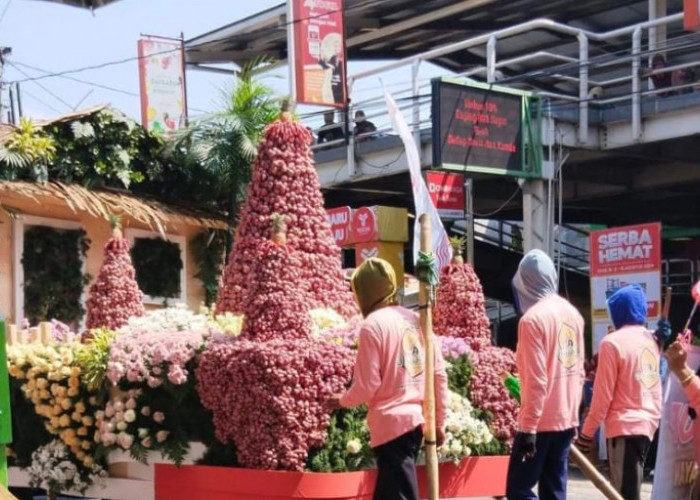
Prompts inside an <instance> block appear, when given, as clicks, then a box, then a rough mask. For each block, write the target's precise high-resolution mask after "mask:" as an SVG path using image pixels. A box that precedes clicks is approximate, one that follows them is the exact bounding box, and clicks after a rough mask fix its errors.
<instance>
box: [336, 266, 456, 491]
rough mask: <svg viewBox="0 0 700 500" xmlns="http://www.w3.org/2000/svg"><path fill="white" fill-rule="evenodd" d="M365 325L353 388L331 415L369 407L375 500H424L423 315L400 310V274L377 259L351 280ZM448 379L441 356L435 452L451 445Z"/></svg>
mask: <svg viewBox="0 0 700 500" xmlns="http://www.w3.org/2000/svg"><path fill="white" fill-rule="evenodd" d="M351 285H352V290H353V292H354V294H355V300H356V301H357V304H358V306H359V307H360V311H361V312H362V316H364V321H363V322H362V324H361V325H360V338H359V346H358V352H357V360H356V362H355V371H354V375H353V381H352V385H351V387H350V388H349V389H348V390H347V392H345V394H343V395H337V396H335V397H334V398H332V399H331V400H330V402H329V406H330V407H331V408H338V407H345V408H350V407H354V406H359V405H362V404H367V406H368V412H367V426H368V427H369V432H370V446H371V447H372V451H373V452H374V455H375V457H376V459H377V472H378V474H377V483H376V486H375V490H374V497H373V498H374V500H418V498H419V496H418V484H417V480H416V458H417V456H418V451H419V449H420V446H421V443H422V440H423V424H424V423H425V420H424V418H423V400H424V398H425V351H424V348H423V336H422V334H421V330H420V325H419V322H418V317H417V315H416V314H415V313H414V312H413V311H410V310H408V309H406V308H404V307H400V306H398V305H397V304H396V295H397V292H398V287H397V284H396V275H395V273H394V269H393V268H392V267H391V264H389V263H388V262H387V261H385V260H383V259H378V258H371V259H367V260H365V261H364V262H363V263H362V265H360V267H358V268H357V269H356V270H355V272H354V273H353V275H352V278H351ZM446 407H447V372H446V369H445V362H444V360H443V357H442V354H441V352H440V349H439V348H437V349H435V422H436V430H437V445H438V446H440V445H441V444H442V442H443V441H444V439H445V432H444V420H445V408H446Z"/></svg>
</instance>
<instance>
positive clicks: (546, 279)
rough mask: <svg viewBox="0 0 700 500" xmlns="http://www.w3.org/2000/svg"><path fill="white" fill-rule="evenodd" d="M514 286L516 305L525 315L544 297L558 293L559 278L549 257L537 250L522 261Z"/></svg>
mask: <svg viewBox="0 0 700 500" xmlns="http://www.w3.org/2000/svg"><path fill="white" fill-rule="evenodd" d="M512 284H513V295H514V296H515V305H516V307H517V308H518V310H519V311H520V312H521V313H522V314H525V312H526V311H527V310H528V309H530V308H531V307H532V306H534V305H535V304H536V303H537V302H538V301H539V300H540V299H542V298H543V297H546V296H547V295H551V294H553V293H557V290H558V289H559V278H558V276H557V270H556V269H555V268H554V263H553V262H552V259H550V258H549V255H547V254H546V253H544V252H543V251H542V250H537V249H535V250H530V251H529V252H528V253H526V254H525V256H524V257H523V259H522V260H521V261H520V265H518V271H517V272H516V273H515V276H514V277H513V283H512Z"/></svg>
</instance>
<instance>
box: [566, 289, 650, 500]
mask: <svg viewBox="0 0 700 500" xmlns="http://www.w3.org/2000/svg"><path fill="white" fill-rule="evenodd" d="M608 309H609V310H610V316H611V318H612V321H613V324H614V325H615V328H616V331H614V332H613V333H610V334H608V335H607V336H605V337H604V338H603V339H602V340H601V342H600V348H599V351H598V370H597V372H596V378H595V384H594V386H593V401H592V403H591V409H590V411H589V412H588V416H587V417H586V421H585V422H584V424H583V429H582V430H581V435H580V436H579V437H578V439H577V440H576V445H577V446H578V448H579V449H580V450H581V451H582V452H584V453H585V452H588V451H590V448H591V445H592V442H593V435H594V433H595V431H596V430H597V429H598V427H599V426H600V425H601V424H603V423H604V424H605V437H606V439H607V445H608V462H609V464H610V479H611V482H612V485H613V486H614V487H615V489H616V490H617V491H619V492H620V495H621V496H622V497H623V498H624V499H625V500H639V498H640V491H641V487H642V479H643V476H644V469H643V467H644V460H645V458H646V454H647V452H648V450H649V445H650V444H651V440H652V439H653V437H654V433H655V432H656V429H657V428H658V427H659V420H660V419H661V375H660V371H659V365H660V360H661V354H660V352H659V344H658V342H657V341H656V339H655V337H654V334H653V333H652V332H650V331H649V330H647V328H646V327H645V326H644V324H645V322H646V317H647V298H646V294H645V293H644V290H642V288H641V287H640V286H639V285H627V286H625V287H623V288H621V289H619V290H618V291H616V292H615V293H613V294H612V295H611V296H610V298H609V299H608Z"/></svg>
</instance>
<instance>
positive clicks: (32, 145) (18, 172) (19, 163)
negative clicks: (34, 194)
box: [0, 118, 56, 181]
mask: <svg viewBox="0 0 700 500" xmlns="http://www.w3.org/2000/svg"><path fill="white" fill-rule="evenodd" d="M55 156H56V142H55V141H54V139H53V138H52V137H49V136H47V135H46V133H44V131H43V130H42V129H41V128H39V127H35V126H34V124H32V122H31V121H30V120H28V119H27V118H22V121H21V122H20V124H19V127H17V128H16V129H15V130H13V131H12V133H11V134H10V136H9V138H8V140H7V142H5V144H3V145H2V146H0V179H2V180H9V181H12V180H15V179H18V178H31V179H35V180H39V181H46V180H48V179H47V173H46V172H47V164H49V163H50V162H51V160H53V159H54V158H55Z"/></svg>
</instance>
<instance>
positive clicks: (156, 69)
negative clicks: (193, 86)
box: [138, 38, 187, 132]
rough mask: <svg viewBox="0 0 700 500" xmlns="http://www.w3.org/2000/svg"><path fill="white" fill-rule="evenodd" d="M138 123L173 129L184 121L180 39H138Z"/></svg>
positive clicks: (183, 75)
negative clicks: (139, 92) (139, 111)
mask: <svg viewBox="0 0 700 500" xmlns="http://www.w3.org/2000/svg"><path fill="white" fill-rule="evenodd" d="M138 51H139V81H140V88H141V124H142V125H143V127H144V128H146V129H147V130H150V131H156V132H173V131H175V130H177V129H179V128H181V127H184V126H185V125H186V122H187V116H186V112H187V111H186V109H185V69H184V66H183V62H184V59H183V53H182V42H181V41H176V40H164V39H160V38H144V39H141V40H139V41H138Z"/></svg>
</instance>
